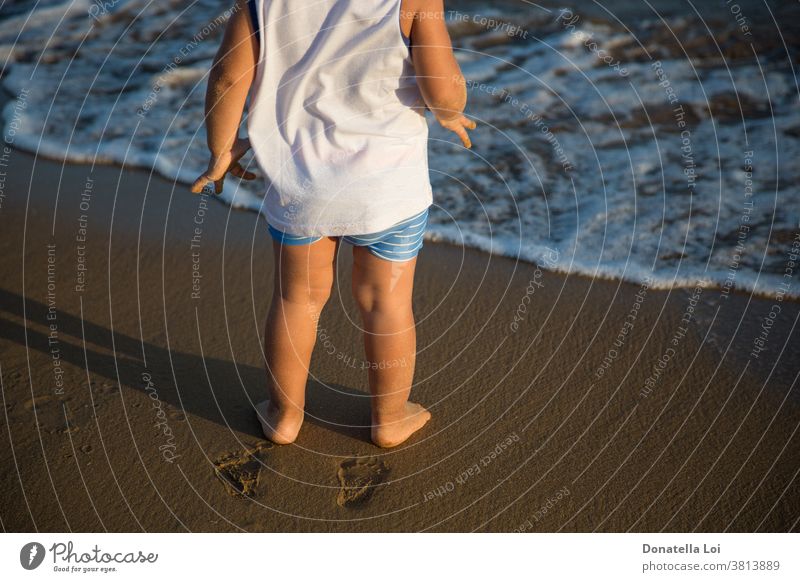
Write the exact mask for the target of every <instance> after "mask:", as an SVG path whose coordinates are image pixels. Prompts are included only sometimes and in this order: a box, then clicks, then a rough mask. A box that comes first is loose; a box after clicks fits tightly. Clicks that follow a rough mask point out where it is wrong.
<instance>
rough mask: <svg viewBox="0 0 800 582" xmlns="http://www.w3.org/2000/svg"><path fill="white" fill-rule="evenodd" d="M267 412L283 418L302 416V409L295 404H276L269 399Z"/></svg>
mask: <svg viewBox="0 0 800 582" xmlns="http://www.w3.org/2000/svg"><path fill="white" fill-rule="evenodd" d="M267 414H269V415H270V416H275V417H279V418H284V419H287V420H288V419H296V418H302V417H303V409H302V408H299V407H298V406H297V405H295V404H283V405H281V404H277V403H274V402H272V401H271V400H270V402H269V405H268V406H267Z"/></svg>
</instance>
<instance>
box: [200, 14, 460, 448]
mask: <svg viewBox="0 0 800 582" xmlns="http://www.w3.org/2000/svg"><path fill="white" fill-rule="evenodd" d="M423 13H424V14H423ZM421 15H422V16H421ZM400 16H401V20H400V23H399V25H400V27H401V30H402V31H403V33H404V34H405V35H406V36H408V37H409V38H410V39H411V45H412V59H413V62H414V67H415V71H416V74H417V83H418V85H419V88H420V92H421V94H422V97H423V99H424V100H425V104H426V105H427V108H428V109H429V110H430V111H431V112H432V113H433V115H434V117H435V118H436V120H437V121H438V123H439V124H440V125H441V126H442V127H444V128H445V129H448V130H450V131H452V132H453V133H455V134H456V135H457V136H458V137H459V139H460V140H461V143H462V144H463V145H464V147H466V148H470V147H472V143H471V140H470V137H469V134H468V133H467V130H468V129H475V122H474V121H472V120H470V119H467V118H466V117H465V116H464V115H463V110H464V107H465V105H466V99H467V95H466V84H465V82H464V77H463V76H462V74H461V70H460V69H459V67H458V63H457V62H456V59H455V56H454V55H453V51H452V45H451V41H450V36H449V34H448V32H447V28H446V26H445V20H444V5H443V2H442V1H441V0H404V1H403V3H402V5H401V11H400ZM257 54H258V45H257V41H256V37H255V35H254V31H253V27H252V22H251V20H250V17H249V14H248V11H247V6H246V5H245V3H244V2H237V3H236V5H235V9H234V13H233V15H232V17H231V19H230V20H229V22H228V25H227V28H226V30H225V35H224V38H223V40H222V44H221V46H220V49H219V52H218V53H217V56H216V58H215V59H214V63H213V65H212V68H211V72H210V75H209V82H208V91H207V94H206V132H207V139H208V149H209V151H210V154H211V155H210V160H209V163H208V168H207V169H206V171H205V172H204V173H203V174H202V175H201V176H199V177H198V178H197V180H196V181H195V182H194V184H193V185H192V186H191V191H192V192H194V193H200V192H202V191H203V190H204V188H206V186H207V185H208V184H209V183H213V184H214V191H215V193H217V194H219V193H221V192H222V188H223V184H224V180H225V177H226V176H227V175H228V174H232V175H234V176H236V177H238V178H241V179H245V180H252V179H253V178H255V174H253V173H252V172H249V171H246V170H245V169H244V168H243V167H242V165H241V164H240V162H239V160H240V159H241V158H242V156H243V155H244V154H245V153H246V152H247V151H248V149H249V147H250V143H249V140H248V139H247V138H245V137H240V135H239V128H240V125H241V121H242V115H243V111H244V107H245V102H246V99H247V94H248V92H249V91H250V87H251V84H252V82H253V79H254V77H255V67H256V62H257ZM265 59H266V66H269V55H266V56H265ZM338 245H339V240H338V239H337V238H334V237H325V238H323V239H321V240H320V241H318V242H316V243H314V244H311V245H306V246H282V245H280V244H278V243H276V242H273V253H274V260H275V279H274V288H273V294H272V303H271V305H270V309H269V314H268V316H267V322H266V329H265V333H264V337H265V345H264V355H265V358H266V364H267V388H268V391H269V398H268V399H267V400H265V401H263V402H261V403H259V404H258V405H257V406H256V411H257V412H258V416H259V420H260V422H261V426H262V429H263V431H264V435H265V436H266V437H267V438H268V439H269V440H271V441H272V442H274V443H277V444H289V443H292V442H294V440H295V439H296V438H297V435H298V433H299V431H300V428H301V426H302V424H303V418H304V412H303V410H304V406H305V390H306V382H307V379H308V372H309V364H310V361H311V354H312V351H313V349H314V344H315V342H316V337H317V322H318V321H319V317H320V314H321V313H322V309H323V308H324V306H325V304H326V302H327V300H328V298H329V296H330V293H331V288H332V285H333V282H334V273H335V262H334V261H335V257H336V251H337V247H338ZM415 267H416V259H413V260H410V261H406V262H402V263H397V262H390V261H386V260H383V259H379V258H377V257H375V256H374V255H372V254H371V253H370V252H369V251H367V250H366V249H365V248H360V247H353V274H352V292H353V297H354V299H355V300H356V303H357V305H358V307H359V311H360V312H361V319H362V322H363V327H364V349H365V353H366V357H367V361H368V362H374V363H380V362H403V365H393V366H383V367H381V366H375V369H373V367H370V369H369V385H370V392H371V394H372V398H371V409H372V427H371V436H372V441H373V442H374V443H375V444H376V445H378V446H381V447H393V446H397V445H399V444H400V443H402V442H404V441H405V440H406V439H408V437H410V436H411V435H412V434H413V433H414V432H416V431H417V430H419V429H420V428H422V426H423V425H425V423H426V422H428V420H429V419H430V418H431V414H430V412H428V411H427V410H426V409H425V408H423V407H422V406H421V405H419V404H415V403H412V402H409V400H408V397H409V395H410V392H411V386H412V383H413V378H414V363H415V359H416V358H415V356H416V329H415V322H414V314H413V312H412V309H411V299H412V293H413V289H414V270H415Z"/></svg>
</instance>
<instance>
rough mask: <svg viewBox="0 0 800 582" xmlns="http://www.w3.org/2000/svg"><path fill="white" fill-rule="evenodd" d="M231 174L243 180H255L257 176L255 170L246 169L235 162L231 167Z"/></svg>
mask: <svg viewBox="0 0 800 582" xmlns="http://www.w3.org/2000/svg"><path fill="white" fill-rule="evenodd" d="M231 174H233V175H234V176H236V177H237V178H240V179H242V180H254V179H255V177H256V175H255V174H254V173H253V172H249V171H247V170H245V169H244V168H243V167H242V165H241V164H235V165H234V166H233V167H232V168H231Z"/></svg>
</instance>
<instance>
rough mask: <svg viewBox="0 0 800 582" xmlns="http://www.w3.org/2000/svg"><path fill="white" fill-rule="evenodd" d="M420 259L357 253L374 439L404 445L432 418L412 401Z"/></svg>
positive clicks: (356, 271) (355, 272)
mask: <svg viewBox="0 0 800 582" xmlns="http://www.w3.org/2000/svg"><path fill="white" fill-rule="evenodd" d="M416 263H417V260H416V259H412V260H410V261H407V262H403V263H397V262H391V261H386V260H383V259H379V258H378V257H376V256H374V255H372V254H371V253H370V252H369V251H368V250H367V249H365V248H363V247H354V249H353V296H354V297H355V299H356V302H357V303H358V306H359V309H360V310H361V317H362V321H363V322H364V347H365V349H366V354H367V360H368V362H369V363H370V367H369V385H370V391H371V392H372V396H373V397H372V440H373V442H374V443H375V444H376V445H378V446H381V447H393V446H396V445H399V444H400V443H402V442H403V441H405V440H406V439H407V438H408V437H410V436H411V435H412V434H413V433H414V432H416V431H417V430H419V429H420V428H422V426H423V425H424V424H425V423H426V422H428V420H429V419H430V417H431V414H430V412H428V411H427V410H425V409H424V408H423V407H422V406H420V405H419V404H414V403H411V402H408V396H409V394H410V393H411V383H412V380H413V378H414V363H415V356H416V349H417V345H416V344H417V335H416V329H415V328H414V314H413V312H412V309H411V294H412V291H413V289H414V268H415V267H416Z"/></svg>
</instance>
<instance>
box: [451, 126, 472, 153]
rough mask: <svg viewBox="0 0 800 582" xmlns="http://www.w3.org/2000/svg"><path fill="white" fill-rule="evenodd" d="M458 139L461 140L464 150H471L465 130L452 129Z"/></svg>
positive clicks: (461, 128) (459, 128) (470, 143)
mask: <svg viewBox="0 0 800 582" xmlns="http://www.w3.org/2000/svg"><path fill="white" fill-rule="evenodd" d="M453 131H454V132H455V133H456V135H457V136H458V137H460V138H461V142H462V143H463V144H464V147H465V148H471V147H472V142H471V141H470V140H469V135H468V134H467V132H466V130H465V129H464V128H463V127H456V128H455V129H453Z"/></svg>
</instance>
